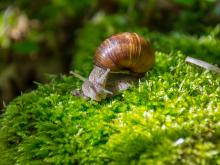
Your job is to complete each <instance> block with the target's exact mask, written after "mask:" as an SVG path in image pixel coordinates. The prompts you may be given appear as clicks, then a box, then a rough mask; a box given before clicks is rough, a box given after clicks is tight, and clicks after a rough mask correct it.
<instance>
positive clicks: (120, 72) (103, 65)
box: [72, 32, 155, 101]
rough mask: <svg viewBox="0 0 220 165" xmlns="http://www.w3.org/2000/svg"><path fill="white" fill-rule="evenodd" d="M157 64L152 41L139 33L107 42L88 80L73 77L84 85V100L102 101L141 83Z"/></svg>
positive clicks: (118, 35)
mask: <svg viewBox="0 0 220 165" xmlns="http://www.w3.org/2000/svg"><path fill="white" fill-rule="evenodd" d="M154 62H155V55H154V52H153V50H152V49H151V47H150V43H149V41H146V40H145V39H144V38H143V37H141V36H139V35H138V34H136V33H129V32H123V33H119V34H116V35H113V36H111V37H109V38H107V39H106V40H104V41H103V42H102V43H101V45H100V46H99V47H98V49H97V50H96V53H95V56H94V68H93V70H92V71H91V73H90V75H89V78H88V79H85V78H83V77H81V76H80V75H78V74H76V73H74V72H72V73H73V74H74V75H75V76H76V77H78V78H80V79H81V80H83V81H84V83H83V85H82V94H83V96H85V97H88V98H91V99H92V100H96V101H101V100H102V99H105V98H106V97H108V96H114V95H116V94H117V93H118V92H119V91H122V90H125V89H127V88H128V87H130V86H131V85H132V84H134V83H137V82H138V80H139V79H140V78H141V77H143V76H144V75H145V73H146V72H147V71H148V70H150V69H151V68H152V67H153V65H154ZM74 94H75V95H77V94H78V93H77V94H76V92H75V93H74Z"/></svg>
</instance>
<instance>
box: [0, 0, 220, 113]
mask: <svg viewBox="0 0 220 165" xmlns="http://www.w3.org/2000/svg"><path fill="white" fill-rule="evenodd" d="M219 23H220V1H219V0H203V1H201V0H108V1H103V0H80V1H78V0H35V1H34V0H32V1H30V0H16V1H13V0H5V1H4V2H0V109H2V107H3V106H4V104H7V103H8V102H9V101H10V100H11V99H13V98H14V97H15V96H17V95H20V93H21V92H26V91H28V90H32V89H34V88H35V87H36V83H35V82H43V83H44V82H47V76H46V74H68V72H69V71H70V70H71V69H78V68H80V67H82V66H79V65H81V64H82V61H83V62H84V63H86V62H87V61H85V59H88V58H84V57H86V56H89V57H91V58H92V56H93V53H94V52H95V50H96V48H97V47H98V45H99V44H100V43H101V41H102V40H103V39H105V38H106V37H108V36H110V35H112V34H114V33H118V32H122V31H135V32H137V33H139V34H141V35H144V36H147V37H148V38H149V39H150V40H151V42H152V43H153V44H152V45H153V47H154V49H156V50H163V51H165V52H171V51H174V50H180V51H183V52H184V53H185V54H186V55H191V56H194V57H197V58H200V59H203V60H206V61H208V62H211V63H215V64H217V65H219V64H220V46H218V45H219V43H220V42H219V38H220V25H218V24H219ZM213 50H215V51H213ZM91 52H93V53H91ZM88 62H90V61H88ZM86 66H87V65H86ZM90 69H91V68H82V69H79V70H80V72H81V73H82V74H83V75H84V76H87V75H88V71H89V70H90Z"/></svg>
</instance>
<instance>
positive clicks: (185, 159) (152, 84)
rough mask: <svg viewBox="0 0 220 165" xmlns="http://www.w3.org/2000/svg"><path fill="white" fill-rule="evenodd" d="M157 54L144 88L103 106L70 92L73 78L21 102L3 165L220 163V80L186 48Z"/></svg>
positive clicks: (12, 116) (5, 124)
mask: <svg viewBox="0 0 220 165" xmlns="http://www.w3.org/2000/svg"><path fill="white" fill-rule="evenodd" d="M156 57H157V60H156V65H155V67H154V68H153V70H152V71H150V72H149V73H148V74H147V75H146V76H145V78H143V79H142V80H141V82H140V83H139V85H138V86H136V87H135V86H134V87H132V88H130V89H129V90H126V91H124V92H122V93H121V94H119V95H118V96H116V97H114V98H111V99H106V100H104V101H102V102H100V103H97V102H94V101H84V100H82V99H81V98H77V97H74V96H72V95H71V90H72V89H74V88H78V87H80V85H81V83H82V82H80V81H79V80H77V79H75V78H74V77H71V76H59V77H55V78H53V80H52V82H51V83H50V84H48V85H41V84H40V85H39V87H38V89H37V90H36V91H33V92H31V93H27V94H23V95H22V96H20V97H18V98H17V99H15V100H14V101H13V102H11V104H10V105H8V106H7V108H6V112H5V113H4V114H3V115H2V117H1V119H0V122H1V123H0V125H1V129H0V134H1V140H0V142H1V154H0V160H1V161H2V162H1V164H15V163H17V164H30V163H31V164H51V163H52V164H106V163H111V164H129V163H131V164H138V163H139V164H147V163H148V164H177V163H179V164H219V163H220V150H219V146H220V141H219V139H220V131H219V130H220V124H219V121H220V96H219V93H220V88H219V84H220V77H219V76H218V75H215V74H214V73H211V72H208V71H204V70H202V69H200V68H197V67H195V66H191V65H189V64H186V63H185V62H184V58H185V56H184V55H183V54H181V53H180V52H173V53H171V54H165V53H162V52H157V53H156ZM9 162H10V163H9Z"/></svg>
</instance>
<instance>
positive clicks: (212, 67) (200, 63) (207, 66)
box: [185, 57, 220, 73]
mask: <svg viewBox="0 0 220 165" xmlns="http://www.w3.org/2000/svg"><path fill="white" fill-rule="evenodd" d="M185 61H186V62H189V63H192V64H195V65H197V66H200V67H202V68H205V69H207V70H211V71H214V72H217V73H220V68H219V67H217V66H215V65H212V64H210V63H208V62H205V61H202V60H199V59H196V58H192V57H186V60H185Z"/></svg>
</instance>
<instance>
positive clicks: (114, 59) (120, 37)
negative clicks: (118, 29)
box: [94, 32, 155, 73]
mask: <svg viewBox="0 0 220 165" xmlns="http://www.w3.org/2000/svg"><path fill="white" fill-rule="evenodd" d="M154 61H155V56H154V52H153V50H152V49H151V48H150V43H149V41H146V40H145V39H144V38H143V37H141V36H139V35H138V34H136V33H129V32H124V33H120V34H116V35H113V36H111V37H109V38H107V39H106V40H104V41H103V42H102V44H101V45H100V46H99V47H98V49H97V51H96V54H95V58H94V64H95V65H96V66H98V67H101V68H109V69H110V70H111V71H121V70H129V71H131V72H134V73H145V72H146V71H148V70H149V69H150V68H152V66H153V64H154Z"/></svg>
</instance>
